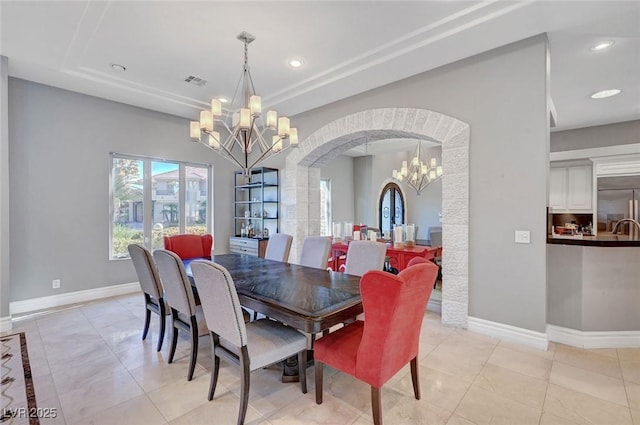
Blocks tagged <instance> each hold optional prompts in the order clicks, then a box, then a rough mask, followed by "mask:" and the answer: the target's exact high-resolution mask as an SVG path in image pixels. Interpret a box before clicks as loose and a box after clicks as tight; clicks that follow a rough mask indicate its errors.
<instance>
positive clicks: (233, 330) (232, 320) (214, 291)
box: [191, 260, 247, 347]
mask: <svg viewBox="0 0 640 425" xmlns="http://www.w3.org/2000/svg"><path fill="white" fill-rule="evenodd" d="M191 271H192V272H193V278H194V280H195V282H196V288H198V295H199V296H200V301H201V305H202V311H203V312H204V318H205V320H206V322H207V327H208V328H209V330H210V331H211V332H214V333H216V334H218V335H219V336H220V337H221V338H224V339H226V340H227V341H229V342H230V343H232V344H234V345H235V346H237V347H242V346H244V345H247V328H246V326H245V324H244V318H243V316H242V309H241V308H240V300H239V299H238V293H237V292H236V287H235V284H234V283H233V278H232V277H231V275H229V272H228V271H227V269H225V268H224V267H222V266H221V265H219V264H215V263H213V262H211V261H206V260H203V261H194V262H193V263H191Z"/></svg>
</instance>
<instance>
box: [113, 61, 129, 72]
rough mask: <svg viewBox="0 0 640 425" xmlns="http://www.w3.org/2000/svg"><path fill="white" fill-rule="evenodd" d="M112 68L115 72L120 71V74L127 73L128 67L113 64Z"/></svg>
mask: <svg viewBox="0 0 640 425" xmlns="http://www.w3.org/2000/svg"><path fill="white" fill-rule="evenodd" d="M111 68H112V69H113V70H114V71H118V72H124V71H126V70H127V67H126V66H124V65H120V64H119V63H112V64H111Z"/></svg>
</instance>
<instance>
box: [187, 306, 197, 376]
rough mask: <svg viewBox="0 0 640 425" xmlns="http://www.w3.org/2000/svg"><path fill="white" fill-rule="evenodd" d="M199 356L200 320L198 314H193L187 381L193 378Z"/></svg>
mask: <svg viewBox="0 0 640 425" xmlns="http://www.w3.org/2000/svg"><path fill="white" fill-rule="evenodd" d="M197 358H198V321H197V320H196V316H191V359H190V360H189V373H188V374H187V381H191V380H192V379H193V372H194V371H195V370H196V360H197Z"/></svg>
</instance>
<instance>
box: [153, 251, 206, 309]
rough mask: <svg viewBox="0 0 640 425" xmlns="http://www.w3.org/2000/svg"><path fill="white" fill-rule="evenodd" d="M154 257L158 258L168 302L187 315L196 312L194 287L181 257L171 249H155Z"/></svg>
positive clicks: (159, 271) (157, 261) (159, 270)
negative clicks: (192, 287)
mask: <svg viewBox="0 0 640 425" xmlns="http://www.w3.org/2000/svg"><path fill="white" fill-rule="evenodd" d="M153 258H154V259H155V260H156V266H157V267H158V274H159V275H160V279H161V280H162V285H163V286H164V293H165V299H166V300H167V303H168V304H169V305H170V306H171V307H172V308H175V309H176V310H178V311H179V312H180V313H183V314H186V315H187V316H193V315H194V314H196V303H195V300H194V297H193V289H191V282H189V278H188V277H187V273H186V271H185V269H184V264H182V260H181V259H180V257H178V256H177V255H176V254H175V253H173V252H171V251H167V250H164V249H156V250H155V251H153Z"/></svg>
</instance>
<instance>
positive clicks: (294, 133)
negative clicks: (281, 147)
mask: <svg viewBox="0 0 640 425" xmlns="http://www.w3.org/2000/svg"><path fill="white" fill-rule="evenodd" d="M289 145H291V146H293V147H295V148H297V147H298V129H297V128H295V127H293V128H292V129H291V130H289Z"/></svg>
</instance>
